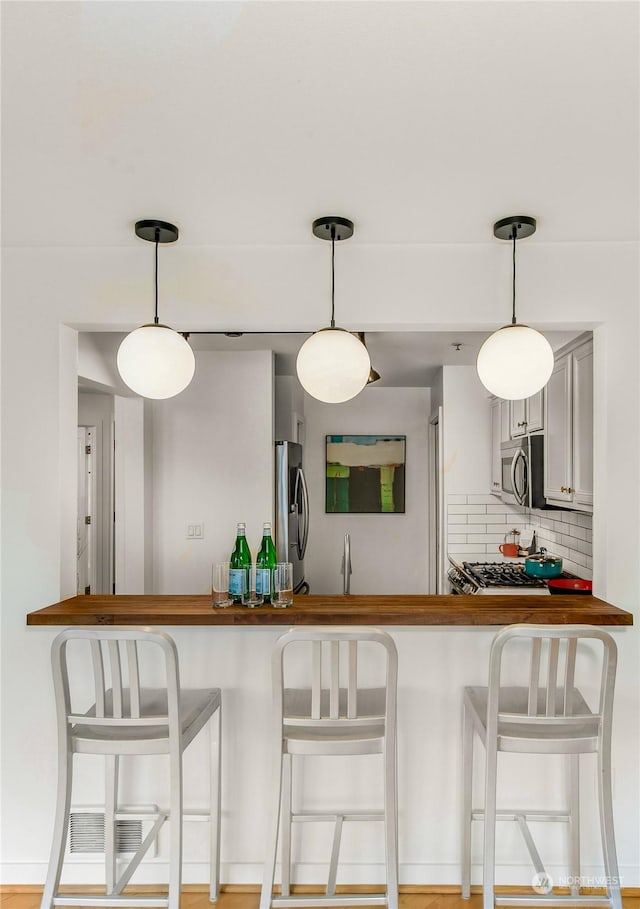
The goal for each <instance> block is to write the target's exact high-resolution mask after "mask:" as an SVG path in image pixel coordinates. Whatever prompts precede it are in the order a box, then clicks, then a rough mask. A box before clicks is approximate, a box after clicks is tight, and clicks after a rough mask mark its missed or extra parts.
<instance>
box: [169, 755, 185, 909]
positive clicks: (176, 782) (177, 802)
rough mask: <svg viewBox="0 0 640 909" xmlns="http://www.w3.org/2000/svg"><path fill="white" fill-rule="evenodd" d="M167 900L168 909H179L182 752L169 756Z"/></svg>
mask: <svg viewBox="0 0 640 909" xmlns="http://www.w3.org/2000/svg"><path fill="white" fill-rule="evenodd" d="M169 775H170V786H171V794H170V797H169V805H170V807H169V825H170V837H169V900H168V909H180V890H181V885H182V750H181V749H180V748H176V749H174V750H172V751H171V753H170V755H169Z"/></svg>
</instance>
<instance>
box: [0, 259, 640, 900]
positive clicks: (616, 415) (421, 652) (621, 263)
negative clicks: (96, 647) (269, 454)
mask: <svg viewBox="0 0 640 909" xmlns="http://www.w3.org/2000/svg"><path fill="white" fill-rule="evenodd" d="M351 253H352V255H351V256H350V257H349V259H348V260H346V259H345V262H344V264H343V266H342V267H341V279H340V281H341V283H340V287H341V316H340V318H341V321H343V324H345V325H347V326H353V327H354V328H359V329H362V330H365V331H369V330H371V331H374V330H376V329H378V330H380V329H384V328H386V329H389V330H391V329H397V330H407V331H410V330H413V329H420V330H430V329H431V330H435V329H436V328H438V329H449V328H451V329H456V328H459V329H460V330H462V329H464V328H465V327H468V328H470V329H478V328H483V329H486V330H490V329H493V328H495V327H497V326H498V325H500V324H502V322H503V319H504V298H503V295H501V294H497V293H496V292H495V289H496V287H504V286H505V282H506V281H507V280H508V277H507V276H508V268H509V263H508V262H507V261H506V259H504V256H503V253H504V250H503V249H502V248H498V247H497V246H496V245H495V244H489V243H488V244H487V245H486V246H477V247H475V246H474V247H472V246H468V245H463V244H460V245H452V246H437V245H432V246H416V247H402V246H396V247H388V248H385V249H379V248H377V247H376V248H369V247H366V246H361V247H353V248H352V249H351ZM521 256H522V257H523V258H524V257H525V256H526V258H527V263H526V273H527V282H526V284H525V283H523V286H522V288H521V289H520V307H521V311H522V312H523V313H525V312H530V313H535V314H536V325H537V326H538V327H541V328H548V329H550V328H571V327H575V328H594V344H595V360H594V364H595V376H596V388H595V401H594V408H595V426H596V432H595V450H594V472H595V501H596V504H595V508H596V517H595V519H594V527H593V531H594V586H595V591H596V593H597V594H598V595H600V596H603V597H604V598H605V599H608V600H610V601H611V602H613V603H615V604H617V605H619V606H622V607H623V608H626V609H629V610H631V611H633V612H634V613H635V614H636V616H639V615H640V610H639V609H638V591H639V590H640V574H639V571H640V569H639V565H640V560H639V559H638V539H639V536H640V535H639V528H640V478H639V477H638V471H637V465H638V463H640V447H639V444H638V431H639V426H640V423H639V420H638V414H639V408H638V406H637V397H638V388H639V384H640V383H639V372H638V357H637V350H638V340H639V331H638V297H639V294H638V252H637V248H636V246H635V245H633V244H615V243H613V244H598V243H585V244H561V245H558V246H553V245H551V244H545V243H538V242H536V243H532V244H531V246H527V247H526V249H523V251H522V253H521ZM172 262H173V264H174V265H175V272H173V274H172V276H171V278H169V276H167V280H166V282H165V279H164V278H163V287H165V291H166V294H167V299H170V300H175V301H177V302H176V304H175V306H176V307H179V309H176V311H179V312H180V327H181V328H183V329H184V330H189V329H191V330H197V329H206V328H208V329H210V330H211V329H216V328H217V327H220V329H221V330H224V328H225V327H226V326H225V324H224V322H225V319H226V320H227V321H228V319H229V315H228V310H227V309H226V308H225V303H224V302H222V303H221V302H219V299H218V298H219V295H218V297H216V299H218V302H215V301H214V302H210V300H209V298H208V297H207V292H206V291H204V290H203V288H208V287H215V286H217V285H216V280H215V278H216V275H220V274H224V276H225V285H226V286H228V287H229V288H234V289H235V293H236V296H237V299H238V300H239V301H240V302H239V304H238V306H237V309H235V310H234V313H233V321H234V327H237V328H238V330H242V329H243V328H245V329H247V330H250V329H251V328H253V330H297V329H303V330H304V329H309V327H313V326H314V325H320V324H323V318H324V314H325V310H326V299H325V295H324V293H323V292H321V289H322V288H323V287H324V285H323V284H322V281H318V282H314V281H313V280H310V277H309V276H310V274H313V273H314V268H315V267H316V264H317V263H316V259H315V251H314V250H313V248H312V247H311V246H308V247H306V246H299V247H291V248H288V249H282V248H278V247H273V246H268V247H250V248H244V249H238V248H232V247H225V248H218V249H205V248H202V247H189V246H183V247H180V248H176V249H175V250H174V252H173V253H172ZM318 270H320V266H318ZM147 272H148V263H147V260H146V259H145V258H144V257H140V255H139V250H137V249H126V250H124V249H116V248H100V249H95V248H91V247H86V248H83V249H69V248H63V247H60V248H58V249H18V248H15V249H5V250H4V251H3V272H2V280H3V288H2V290H3V294H2V388H1V394H2V422H3V425H2V430H3V431H2V464H1V469H2V491H3V494H2V578H1V584H2V588H1V590H2V619H1V620H2V634H1V638H0V639H1V647H2V722H3V729H4V733H5V734H4V735H3V736H2V749H3V754H2V757H3V762H2V774H3V776H2V792H1V797H2V809H3V810H2V824H3V829H4V831H5V834H4V841H3V844H2V860H3V866H2V879H3V880H4V881H8V882H13V883H22V882H24V883H27V882H41V881H42V880H43V879H44V869H45V865H46V861H47V857H48V852H49V844H50V836H51V828H52V817H53V808H54V802H55V785H56V748H55V724H54V710H53V695H52V690H51V680H50V669H49V649H50V643H51V640H52V638H53V636H54V633H55V632H54V630H52V629H47V628H27V627H26V625H25V615H26V613H27V612H29V611H31V610H35V609H38V608H40V607H42V606H43V605H46V604H48V603H52V602H55V601H56V600H58V599H59V598H60V597H61V595H69V594H70V593H73V580H74V578H75V571H74V560H75V546H74V540H75V508H74V507H72V508H69V507H68V503H69V502H70V501H71V502H73V497H74V492H73V490H74V489H75V480H76V474H75V458H74V456H73V450H74V447H75V442H74V440H75V433H76V419H77V364H76V360H75V352H74V351H75V333H74V331H72V329H70V328H67V327H66V326H69V325H71V326H78V327H80V326H82V327H83V328H88V329H97V330H99V329H104V330H107V329H108V330H112V331H115V330H122V329H126V328H133V327H134V325H135V324H136V321H137V320H138V318H139V317H140V315H141V310H140V299H143V298H144V289H145V288H147V287H148V275H147ZM283 274H286V276H287V280H286V282H283V280H282V275H283ZM194 275H197V276H198V280H197V282H196V281H195V279H194V277H193V276H194ZM316 284H317V286H318V288H319V289H318V291H317V293H316V292H315V290H314V288H315V286H316ZM168 285H171V286H168ZM137 294H138V295H139V296H136V295H137ZM425 300H430V301H439V303H438V306H437V307H436V306H426V305H425ZM270 301H271V302H272V301H277V307H276V306H275V305H265V302H266V303H267V304H268V303H269V302H270ZM301 301H308V306H301ZM389 301H393V307H392V308H391V307H390V305H389ZM170 308H171V307H170ZM176 311H174V312H173V313H172V312H170V311H169V312H167V314H166V318H167V320H168V321H171V320H172V318H173V317H174V316H175V312H176ZM443 314H444V315H443ZM174 321H175V320H174ZM34 324H35V325H37V326H38V330H37V331H33V330H32V329H33V325H34ZM27 337H28V338H29V343H28V344H25V343H20V342H19V339H24V338H27ZM388 428H389V427H387V426H385V428H384V431H387V430H388ZM43 440H45V444H44V445H43V444H42V442H43ZM307 447H308V445H307ZM621 479H623V480H624V482H622V481H621ZM235 518H236V515H235V514H233V515H230V516H228V518H227V519H228V520H230V521H231V522H233V521H234V520H235ZM70 569H71V570H70ZM169 631H170V632H171V631H172V629H169ZM176 636H177V640H178V647H179V650H180V655H181V657H182V658H183V664H184V666H185V676H186V679H188V680H189V682H190V683H192V684H193V683H194V682H198V683H200V682H201V683H205V684H221V685H222V686H223V687H224V688H225V691H226V697H227V723H226V726H225V733H226V736H227V737H226V739H225V746H224V747H225V756H226V758H227V770H226V771H225V787H226V788H225V797H224V798H225V821H226V829H227V831H228V833H226V834H225V844H224V847H223V857H224V863H225V864H224V867H223V879H225V880H241V879H243V877H244V879H249V880H254V881H257V880H259V872H260V862H261V859H262V855H263V851H262V845H261V844H262V842H263V839H262V836H261V833H260V831H261V830H262V829H264V821H265V817H264V810H263V803H262V801H260V800H259V799H260V798H261V797H262V790H261V788H260V786H261V785H263V782H264V768H265V763H264V762H265V761H266V760H267V754H268V752H267V750H266V747H265V742H264V738H263V737H264V736H265V735H266V729H267V728H268V727H267V716H266V715H265V714H266V711H267V710H268V694H267V690H268V652H269V647H270V645H271V642H272V641H273V639H274V637H275V632H273V631H270V630H268V629H260V630H257V631H254V632H248V631H247V630H246V629H243V630H242V631H234V630H231V629H230V630H229V632H228V633H227V632H223V631H213V630H210V629H208V630H203V629H192V630H186V629H183V630H179V631H177V632H176ZM491 636H492V631H491V630H490V629H483V630H474V629H455V630H453V629H446V630H444V629H423V630H420V631H416V630H411V631H406V632H405V631H402V632H398V633H397V634H396V637H397V638H398V640H399V641H400V642H401V654H400V657H401V670H400V671H401V682H400V684H401V712H400V718H399V719H400V728H401V729H402V730H403V731H402V733H401V735H402V741H403V742H404V744H403V745H402V752H401V753H402V758H401V763H400V804H401V816H400V831H401V841H400V849H401V853H400V855H401V875H402V877H401V879H402V880H406V881H415V880H416V879H418V880H422V881H432V882H434V881H437V880H441V881H446V882H449V883H453V882H455V881H456V880H458V874H459V870H458V838H457V829H456V820H455V810H456V806H457V804H458V788H457V781H458V770H457V763H456V762H457V759H458V749H459V726H460V724H459V714H458V709H459V703H460V700H459V698H460V690H461V687H462V685H464V684H476V683H480V682H481V681H482V679H483V678H485V672H486V659H487V653H488V644H489V640H490V638H491ZM615 637H616V640H617V641H618V644H619V648H620V659H619V674H618V689H617V696H616V715H615V725H614V754H613V765H614V770H615V774H616V792H615V807H614V810H615V820H616V825H617V835H618V851H619V860H620V865H621V872H622V875H623V882H624V884H625V885H627V886H638V885H640V863H639V858H638V857H639V855H640V836H639V831H638V823H639V822H638V816H639V806H640V783H639V771H638V753H639V752H640V735H639V729H638V722H639V716H638V715H639V712H640V711H639V704H640V633H639V631H638V628H637V627H634V628H632V629H626V630H619V631H616V632H615ZM16 691H19V692H20V697H19V698H17V697H15V692H16ZM409 729H411V739H410V740H409V739H408V738H407V735H408V730H409ZM256 741H259V745H258V746H256ZM194 748H195V745H194ZM199 753H201V752H198V751H197V750H196V752H194V756H193V760H194V761H195V765H192V771H191V773H190V777H189V779H190V786H193V787H195V789H196V794H195V796H194V799H193V802H192V804H193V803H197V801H198V799H199V797H200V796H199V792H200V789H201V788H202V783H203V780H202V771H201V770H199V769H197V768H198V766H199V765H198V763H197V756H198V754H199ZM238 755H240V756H241V757H242V760H241V761H239V762H238V758H237V756H238ZM237 762H238V763H239V766H240V769H241V770H247V772H246V773H244V774H240V773H238V772H236V763H237ZM83 767H84V765H83ZM194 768H195V769H194ZM82 772H83V774H84V773H85V770H84V769H83V771H82ZM252 772H253V774H255V775H253V774H252ZM86 773H87V774H88V770H87V771H86ZM156 774H157V777H156ZM160 777H162V773H161V772H158V771H156V772H155V773H152V774H149V783H148V784H149V785H151V783H154V784H155V783H156V781H159V780H160ZM526 777H527V779H529V780H532V781H533V782H534V784H535V785H536V787H539V786H541V787H542V788H543V789H545V786H546V784H547V774H546V773H545V772H544V771H542V772H536V774H533V773H532V772H531V771H530V769H529V765H528V764H527V769H526ZM87 778H88V777H87ZM522 778H523V777H522V774H521V773H519V772H518V771H517V770H516V771H514V772H513V776H509V777H508V778H507V785H508V787H511V788H512V789H513V788H514V785H515V784H516V783H518V784H519V783H520V782H521V780H522ZM92 779H93V780H94V784H93V790H92V791H93V792H94V794H95V792H96V788H95V777H92ZM139 779H140V778H139ZM144 779H145V780H146V779H147V778H146V777H144ZM247 780H249V784H247ZM347 782H348V779H347ZM140 785H141V786H143V787H144V786H146V785H147V782H146V781H145V782H144V783H141V784H140ZM557 788H558V787H557V786H556V785H555V784H554V783H553V782H552V781H551V780H550V779H549V782H548V789H549V792H548V794H549V795H550V796H552V797H553V796H557ZM89 791H91V790H89ZM98 791H99V790H98ZM545 791H546V790H545ZM584 791H585V793H586V798H585V801H586V803H587V805H586V809H585V818H584V831H585V839H586V840H587V841H588V842H589V843H590V844H591V845H590V846H589V847H588V856H589V866H590V867H593V868H595V869H597V868H598V866H599V863H600V858H599V852H598V850H597V846H596V845H594V844H595V831H596V830H597V825H596V818H595V814H594V810H593V808H594V806H593V804H592V801H591V800H590V796H591V793H592V792H593V774H592V773H591V771H589V774H586V773H585V790H584ZM320 794H321V793H320ZM199 855H201V852H199V851H198V845H197V844H194V843H193V842H192V841H190V843H189V845H188V847H187V850H186V853H185V858H186V869H185V880H203V879H204V877H203V874H204V869H203V865H202V862H201V860H200V858H199ZM352 855H353V856H354V863H355V864H354V866H353V867H352V868H351V869H349V870H350V872H351V871H353V874H350V875H349V876H350V877H352V879H356V877H357V876H358V875H360V877H364V878H365V879H367V878H369V879H371V878H372V877H373V876H374V873H375V872H376V868H373V870H372V871H371V873H369V871H370V869H369V867H368V866H367V858H368V855H367V854H363V853H362V852H361V853H358V850H357V849H354V851H353V853H352ZM312 860H317V861H322V859H318V858H317V856H316V854H315V853H314V854H313V855H312ZM557 860H559V859H554V861H557ZM163 861H164V859H163V858H162V859H161V860H160V865H159V866H157V865H151V867H150V870H149V872H148V877H147V879H149V878H150V879H151V880H154V879H155V880H157V879H158V875H159V873H160V871H161V870H162V867H163V864H162V863H163ZM500 861H502V862H504V867H503V869H502V871H501V874H502V875H503V876H504V875H510V877H511V880H515V879H516V878H518V879H519V880H521V881H522V882H523V883H525V882H528V881H530V879H531V872H530V870H529V871H528V876H526V875H527V872H526V871H525V870H524V869H523V868H522V866H521V861H522V853H521V847H520V846H519V845H518V844H517V842H516V840H515V838H512V837H510V838H508V839H507V840H506V841H505V842H504V844H503V851H502V852H501V858H500ZM76 868H77V869H78V871H77V874H78V875H79V876H80V877H81V879H84V880H88V879H90V880H92V881H98V880H99V879H100V877H99V874H100V872H99V869H98V867H97V866H93V865H91V866H81V867H79V866H76ZM600 868H601V865H600ZM145 873H147V871H145ZM552 873H553V871H552Z"/></svg>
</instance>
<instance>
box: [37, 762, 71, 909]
mask: <svg viewBox="0 0 640 909" xmlns="http://www.w3.org/2000/svg"><path fill="white" fill-rule="evenodd" d="M72 773H73V754H71V753H70V752H68V751H67V748H66V747H65V749H64V750H63V749H62V748H60V749H59V754H58V795H57V799H56V816H55V822H54V825H53V839H52V843H51V856H50V858H49V868H48V870H47V880H46V882H45V885H44V890H43V893H42V901H41V903H40V909H51V907H52V905H53V898H54V896H55V895H56V894H57V892H58V888H59V886H60V875H61V874H62V863H63V861H64V850H65V846H66V843H67V830H68V828H69V811H70V809H71V786H72Z"/></svg>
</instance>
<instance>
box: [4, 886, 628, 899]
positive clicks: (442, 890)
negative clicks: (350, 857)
mask: <svg viewBox="0 0 640 909" xmlns="http://www.w3.org/2000/svg"><path fill="white" fill-rule="evenodd" d="M166 889H167V888H166V887H164V886H162V885H159V886H157V887H155V886H154V885H153V884H140V885H138V886H137V887H128V888H127V893H157V892H162V891H164V890H166ZM291 889H292V891H293V892H294V893H322V892H323V891H324V887H321V886H314V885H311V884H298V885H297V886H295V887H292V888H291ZM530 889H531V888H530V887H508V886H504V885H501V886H497V887H496V888H495V891H496V893H527V892H529V890H530ZM61 890H62V892H64V893H104V887H100V886H98V885H96V884H87V885H86V886H83V885H81V884H73V885H71V884H70V885H68V886H66V887H61ZM220 890H221V892H223V893H260V884H222V885H221V886H220ZM382 890H384V888H381V887H379V886H376V885H375V884H372V885H369V884H353V885H352V886H350V885H349V884H342V885H338V886H337V887H336V891H337V892H338V893H379V892H381V891H382ZM398 890H399V892H400V893H425V894H434V895H437V894H440V895H442V896H445V895H451V894H459V893H460V885H459V884H400V886H399V887H398ZM182 892H183V893H208V892H209V885H208V884H183V885H182ZM471 892H472V893H482V887H480V886H479V885H478V886H473V887H472V888H471ZM554 892H555V893H559V894H561V893H568V892H569V888H568V887H554ZM580 892H581V893H583V894H585V895H587V894H593V895H595V894H603V893H605V890H604V888H603V887H582V888H581V890H580ZM12 893H42V886H41V885H39V884H0V895H2V894H6V895H7V896H8V895H9V894H12ZM621 893H622V895H623V896H628V897H636V898H637V897H640V887H622V889H621Z"/></svg>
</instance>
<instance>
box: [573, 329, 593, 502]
mask: <svg viewBox="0 0 640 909" xmlns="http://www.w3.org/2000/svg"><path fill="white" fill-rule="evenodd" d="M571 485H572V487H573V501H574V502H575V503H576V505H584V506H587V507H588V508H589V510H591V509H592V508H593V344H592V343H591V342H590V343H589V344H584V345H583V346H582V347H579V348H578V350H576V351H574V354H573V483H572V484H571Z"/></svg>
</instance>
